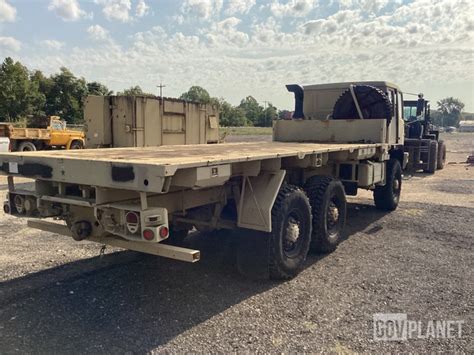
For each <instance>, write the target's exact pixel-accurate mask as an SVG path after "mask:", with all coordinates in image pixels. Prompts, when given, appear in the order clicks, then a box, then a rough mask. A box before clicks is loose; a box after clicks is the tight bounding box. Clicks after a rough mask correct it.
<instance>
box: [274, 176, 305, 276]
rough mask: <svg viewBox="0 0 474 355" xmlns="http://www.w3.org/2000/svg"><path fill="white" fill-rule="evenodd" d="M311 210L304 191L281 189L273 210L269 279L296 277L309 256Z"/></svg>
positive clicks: (292, 188)
mask: <svg viewBox="0 0 474 355" xmlns="http://www.w3.org/2000/svg"><path fill="white" fill-rule="evenodd" d="M310 241H311V207H310V204H309V201H308V197H307V196H306V194H305V193H304V191H303V190H302V189H300V188H298V187H296V186H292V185H284V186H282V187H281V189H280V192H279V193H278V196H277V198H276V201H275V203H274V205H273V208H272V232H271V233H270V243H269V247H270V254H269V255H270V258H269V270H270V278H272V279H289V278H291V277H293V276H295V275H296V274H297V273H298V272H299V271H300V269H301V268H302V267H303V264H304V262H305V260H306V256H307V255H308V249H309V243H310Z"/></svg>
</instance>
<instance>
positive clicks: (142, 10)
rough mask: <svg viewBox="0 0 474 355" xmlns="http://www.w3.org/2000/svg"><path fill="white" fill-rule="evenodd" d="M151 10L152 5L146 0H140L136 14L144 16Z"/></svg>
mask: <svg viewBox="0 0 474 355" xmlns="http://www.w3.org/2000/svg"><path fill="white" fill-rule="evenodd" d="M149 10H150V7H149V6H148V5H147V4H146V2H145V0H138V4H137V7H136V8H135V16H137V17H143V16H145V15H146V14H147V13H148V11H149Z"/></svg>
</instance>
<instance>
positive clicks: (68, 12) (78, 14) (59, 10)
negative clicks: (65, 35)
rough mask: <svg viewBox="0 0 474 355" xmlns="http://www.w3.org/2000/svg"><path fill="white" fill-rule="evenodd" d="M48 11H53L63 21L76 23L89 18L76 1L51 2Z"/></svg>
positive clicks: (54, 0) (60, 0)
mask: <svg viewBox="0 0 474 355" xmlns="http://www.w3.org/2000/svg"><path fill="white" fill-rule="evenodd" d="M48 10H49V11H54V12H55V13H56V15H58V16H59V17H61V18H62V19H63V21H77V20H79V19H80V18H83V17H90V16H91V15H87V14H86V12H85V11H84V10H82V9H81V7H80V6H79V3H78V2H77V0H51V2H50V3H49V6H48Z"/></svg>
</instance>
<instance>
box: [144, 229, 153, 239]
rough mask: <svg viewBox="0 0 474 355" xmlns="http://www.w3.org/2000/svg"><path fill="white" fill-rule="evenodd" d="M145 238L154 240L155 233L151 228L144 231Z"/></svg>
mask: <svg viewBox="0 0 474 355" xmlns="http://www.w3.org/2000/svg"><path fill="white" fill-rule="evenodd" d="M143 238H145V239H146V240H152V239H153V238H155V233H153V231H152V230H151V229H145V230H144V231H143Z"/></svg>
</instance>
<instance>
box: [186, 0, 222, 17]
mask: <svg viewBox="0 0 474 355" xmlns="http://www.w3.org/2000/svg"><path fill="white" fill-rule="evenodd" d="M222 3H223V1H222V0H185V1H184V3H183V5H182V6H181V12H182V13H183V14H186V15H188V16H190V17H197V18H199V19H203V20H209V19H210V18H211V17H214V16H217V15H219V13H220V11H221V9H222Z"/></svg>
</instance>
